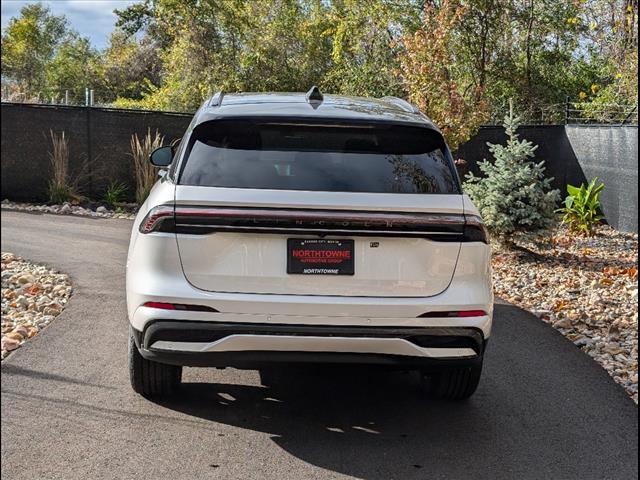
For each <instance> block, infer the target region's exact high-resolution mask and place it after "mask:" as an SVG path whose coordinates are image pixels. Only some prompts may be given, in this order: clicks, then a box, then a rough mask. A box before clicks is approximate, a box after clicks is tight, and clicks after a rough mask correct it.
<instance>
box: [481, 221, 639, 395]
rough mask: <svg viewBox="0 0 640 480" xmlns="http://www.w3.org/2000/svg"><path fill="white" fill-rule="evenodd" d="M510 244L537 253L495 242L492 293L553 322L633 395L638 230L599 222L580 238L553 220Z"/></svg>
mask: <svg viewBox="0 0 640 480" xmlns="http://www.w3.org/2000/svg"><path fill="white" fill-rule="evenodd" d="M518 244H519V246H520V247H524V248H526V249H529V250H531V251H533V252H535V253H537V254H539V255H540V257H539V258H538V259H537V260H536V261H533V262H532V261H531V256H530V255H527V254H522V253H520V251H508V250H504V249H503V248H502V247H501V246H500V245H495V246H494V255H493V280H494V288H495V293H496V295H498V296H500V297H502V298H504V299H505V300H508V301H511V302H515V303H516V304H517V305H518V306H520V307H522V308H525V309H527V310H530V311H532V312H533V313H534V314H535V315H536V316H538V318H540V319H541V321H544V322H547V323H549V324H551V325H552V326H553V327H554V328H556V329H558V330H559V331H560V332H561V333H562V334H563V335H564V336H565V337H567V338H568V339H569V340H570V341H572V342H574V343H575V344H576V345H578V346H579V347H580V348H582V350H583V351H584V352H585V353H587V354H588V355H589V356H591V357H592V358H593V359H594V360H596V361H597V362H598V363H600V365H602V367H603V368H605V369H606V370H607V372H609V374H610V375H611V376H612V377H613V378H614V380H615V381H616V382H617V383H619V384H620V385H621V386H622V387H624V388H625V389H626V391H627V393H628V394H629V396H631V397H632V398H633V399H634V400H635V401H636V402H637V399H638V376H637V373H638V361H637V358H638V270H637V265H638V235H637V234H631V233H623V232H618V231H616V230H614V229H612V228H610V227H608V226H602V227H600V228H598V230H597V232H596V235H595V236H594V237H591V238H585V237H581V236H579V235H574V234H571V233H570V232H568V231H567V230H566V229H565V228H560V229H558V230H556V231H554V232H553V234H552V235H550V236H547V237H544V236H541V237H538V238H533V237H532V238H529V239H526V238H521V239H518ZM546 312H549V313H548V314H546Z"/></svg>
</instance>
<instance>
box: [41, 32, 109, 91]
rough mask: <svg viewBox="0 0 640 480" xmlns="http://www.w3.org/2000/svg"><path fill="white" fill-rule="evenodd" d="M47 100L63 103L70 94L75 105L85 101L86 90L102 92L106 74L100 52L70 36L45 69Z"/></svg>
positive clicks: (83, 41) (86, 40)
mask: <svg viewBox="0 0 640 480" xmlns="http://www.w3.org/2000/svg"><path fill="white" fill-rule="evenodd" d="M44 76H45V84H44V86H43V88H42V91H43V94H44V95H45V96H46V97H45V98H54V100H61V99H62V97H63V96H64V95H65V91H69V95H70V101H71V102H72V103H74V102H76V103H81V101H82V100H84V95H85V94H84V89H85V88H86V87H91V88H94V89H100V87H101V85H102V78H103V71H102V63H101V59H100V55H99V53H98V51H97V50H96V49H94V48H92V47H91V42H90V41H89V40H88V39H87V38H83V37H80V36H78V35H77V34H75V33H73V32H72V33H68V34H67V38H66V39H65V40H63V41H62V42H61V43H60V45H59V46H58V48H57V49H56V53H55V55H54V57H53V58H52V59H51V60H50V61H49V62H48V63H47V64H46V65H45V66H44Z"/></svg>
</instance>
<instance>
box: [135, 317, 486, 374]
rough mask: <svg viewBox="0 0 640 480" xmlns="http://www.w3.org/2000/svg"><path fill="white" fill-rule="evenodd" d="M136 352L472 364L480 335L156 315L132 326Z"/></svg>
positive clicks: (249, 364) (216, 358)
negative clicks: (140, 326)
mask: <svg viewBox="0 0 640 480" xmlns="http://www.w3.org/2000/svg"><path fill="white" fill-rule="evenodd" d="M133 331H134V338H135V342H136V345H137V346H138V349H139V350H140V353H141V355H142V356H143V357H145V358H147V359H149V360H153V361H157V362H161V363H169V364H174V365H184V366H209V367H236V368H259V367H264V366H265V364H268V363H300V362H313V363H318V362H321V363H363V364H379V365H389V366H398V367H405V368H422V369H428V368H430V367H434V368H435V367H438V368H441V367H443V366H465V365H474V364H477V363H478V362H481V361H482V356H483V354H484V349H485V346H486V339H485V337H484V335H483V332H482V330H480V329H478V328H474V327H454V328H450V327H404V328H396V327H353V326H349V327H336V326H331V325H274V324H270V325H265V324H250V323H220V322H202V321H197V322H189V321H177V322H176V321H171V320H156V321H153V322H151V323H149V324H147V326H146V327H145V328H144V330H143V331H138V330H135V329H134V330H133Z"/></svg>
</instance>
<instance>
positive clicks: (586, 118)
mask: <svg viewBox="0 0 640 480" xmlns="http://www.w3.org/2000/svg"><path fill="white" fill-rule="evenodd" d="M113 98H114V93H113V92H109V91H106V90H98V89H93V88H90V87H86V88H71V89H65V90H60V91H57V92H55V93H48V94H46V95H45V94H43V93H41V94H38V95H34V96H31V97H27V96H26V95H25V94H23V93H16V92H14V91H11V89H9V88H7V87H6V85H5V86H3V88H2V102H8V103H26V104H40V105H70V106H93V107H106V108H112V107H114V105H113V100H112V99H113ZM187 113H188V112H187ZM508 113H509V106H508V105H507V104H505V105H502V106H500V107H497V108H494V109H493V111H492V112H491V115H490V117H489V120H488V122H487V124H488V125H501V124H502V123H503V121H504V118H505V116H506V115H507V114H508ZM516 113H517V114H518V116H519V117H520V118H521V123H522V124H525V125H585V124H605V125H637V124H638V105H637V104H635V105H619V104H614V103H592V102H571V101H569V99H567V100H566V101H565V102H562V103H553V104H546V105H534V104H532V105H527V106H524V107H523V106H519V107H517V108H516Z"/></svg>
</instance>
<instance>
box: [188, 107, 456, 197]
mask: <svg viewBox="0 0 640 480" xmlns="http://www.w3.org/2000/svg"><path fill="white" fill-rule="evenodd" d="M179 183H180V184H182V185H196V186H210V187H234V188H262V189H276V190H312V191H335V192H375V193H459V188H458V183H457V178H456V177H455V174H454V173H453V166H452V162H451V157H450V155H449V153H448V150H447V147H446V146H445V144H444V142H443V140H442V137H441V135H440V134H439V133H438V132H436V131H433V130H429V129H425V128H420V127H404V126H396V125H373V124H369V125H351V124H349V125H340V124H307V123H286V122H280V123H278V122H260V121H248V120H235V121H228V120H222V121H220V120H219V121H212V122H207V123H203V124H201V125H199V126H198V127H196V128H195V129H194V131H193V134H192V136H191V138H190V140H189V146H188V149H187V153H186V155H185V160H184V162H183V168H182V175H181V177H180V181H179Z"/></svg>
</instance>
